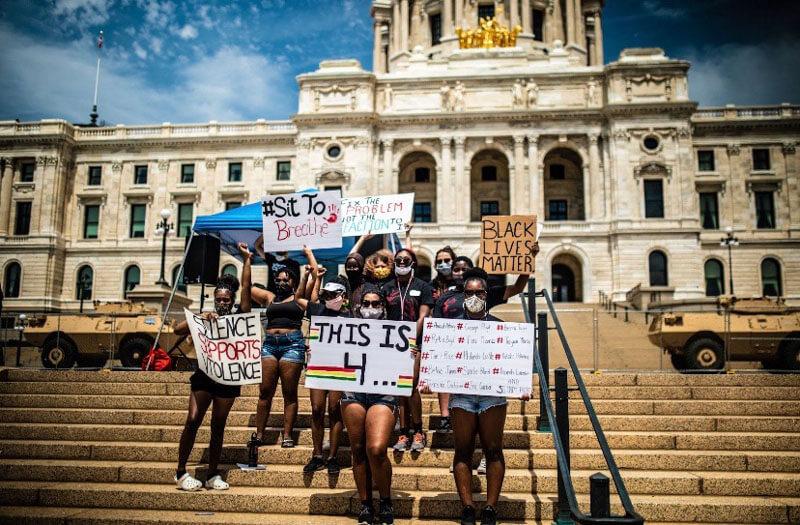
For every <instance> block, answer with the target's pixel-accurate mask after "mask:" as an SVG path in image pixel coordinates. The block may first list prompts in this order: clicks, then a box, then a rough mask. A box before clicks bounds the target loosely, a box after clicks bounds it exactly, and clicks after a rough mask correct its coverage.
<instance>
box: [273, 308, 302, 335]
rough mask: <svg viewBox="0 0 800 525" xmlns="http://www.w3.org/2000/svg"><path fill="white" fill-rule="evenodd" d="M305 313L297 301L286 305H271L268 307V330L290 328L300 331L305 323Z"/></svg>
mask: <svg viewBox="0 0 800 525" xmlns="http://www.w3.org/2000/svg"><path fill="white" fill-rule="evenodd" d="M304 315H305V312H304V311H303V309H302V308H300V305H299V304H297V301H287V302H285V303H274V302H273V303H270V305H269V306H267V329H269V328H289V329H292V330H300V327H301V326H302V323H303V316H304Z"/></svg>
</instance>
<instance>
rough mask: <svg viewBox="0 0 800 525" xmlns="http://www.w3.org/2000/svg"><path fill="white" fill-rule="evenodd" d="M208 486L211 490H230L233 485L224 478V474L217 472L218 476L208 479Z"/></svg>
mask: <svg viewBox="0 0 800 525" xmlns="http://www.w3.org/2000/svg"><path fill="white" fill-rule="evenodd" d="M206 488H207V489H209V490H228V489H229V488H231V486H230V485H228V484H227V483H226V482H225V481H224V480H223V479H222V476H220V475H219V474H217V475H216V476H214V477H212V478H210V479H208V480H206Z"/></svg>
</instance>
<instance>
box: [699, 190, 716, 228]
mask: <svg viewBox="0 0 800 525" xmlns="http://www.w3.org/2000/svg"><path fill="white" fill-rule="evenodd" d="M700 224H701V226H702V227H703V229H704V230H718V229H719V210H718V206H717V193H716V192H714V191H711V192H703V193H701V194H700Z"/></svg>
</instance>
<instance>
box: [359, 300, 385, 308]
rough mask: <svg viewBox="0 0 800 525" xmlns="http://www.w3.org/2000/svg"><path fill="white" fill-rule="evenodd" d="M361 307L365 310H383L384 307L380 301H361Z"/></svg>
mask: <svg viewBox="0 0 800 525" xmlns="http://www.w3.org/2000/svg"><path fill="white" fill-rule="evenodd" d="M361 306H362V307H363V308H369V307H372V308H381V307H382V306H383V303H382V302H380V301H361Z"/></svg>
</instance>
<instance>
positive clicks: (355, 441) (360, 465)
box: [342, 403, 372, 501]
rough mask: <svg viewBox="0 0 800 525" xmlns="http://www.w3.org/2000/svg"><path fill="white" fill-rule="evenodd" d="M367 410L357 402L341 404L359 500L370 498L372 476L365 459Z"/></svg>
mask: <svg viewBox="0 0 800 525" xmlns="http://www.w3.org/2000/svg"><path fill="white" fill-rule="evenodd" d="M366 418H367V410H366V409H365V408H364V406H363V405H361V404H359V403H346V404H344V405H343V406H342V419H344V426H345V427H346V428H347V435H348V437H349V438H350V455H351V456H352V462H353V477H354V478H355V481H356V489H358V498H359V499H360V500H361V501H366V500H371V499H372V476H371V475H370V470H369V462H368V461H367V448H366V434H365V432H364V424H365V422H366Z"/></svg>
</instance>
